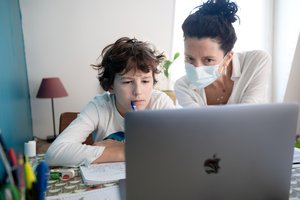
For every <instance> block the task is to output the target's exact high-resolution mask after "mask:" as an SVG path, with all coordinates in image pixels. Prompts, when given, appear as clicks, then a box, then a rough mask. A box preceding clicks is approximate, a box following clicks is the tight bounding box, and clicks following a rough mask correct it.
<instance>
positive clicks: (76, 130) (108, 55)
mask: <svg viewBox="0 0 300 200" xmlns="http://www.w3.org/2000/svg"><path fill="white" fill-rule="evenodd" d="M101 56H102V61H101V63H100V64H97V65H94V68H96V69H98V70H99V81H100V85H101V86H102V88H103V89H104V90H105V91H107V92H105V93H103V94H102V95H98V96H96V97H95V98H94V99H93V100H92V101H90V102H89V104H88V105H87V106H86V107H85V108H84V109H83V110H82V112H81V113H80V114H79V116H78V117H77V119H76V120H75V121H73V122H72V123H71V124H70V125H69V126H68V127H67V128H66V129H65V130H64V131H63V132H62V133H61V134H60V135H59V136H58V138H57V139H56V140H55V141H54V142H53V143H52V144H51V146H50V148H49V149H48V151H47V153H46V161H47V162H48V163H49V164H50V165H52V166H74V165H76V166H78V165H82V164H86V165H89V164H90V163H102V162H115V161H124V160H125V156H124V142H123V141H118V140H116V139H113V138H114V137H112V135H115V134H114V133H117V136H118V138H120V136H122V134H120V133H122V132H124V115H125V113H126V112H128V111H132V109H133V108H134V109H136V110H145V109H164V108H173V107H174V104H173V101H172V100H171V99H170V98H169V97H168V96H167V95H166V94H165V93H163V92H160V91H157V90H154V89H153V86H154V84H155V83H156V82H157V81H156V78H155V75H156V74H158V73H159V70H158V68H157V67H158V66H159V65H160V64H161V62H162V61H163V59H164V58H165V56H164V55H163V54H161V53H158V52H157V51H156V50H155V49H154V47H153V46H151V45H150V44H148V43H146V42H142V41H138V40H137V39H130V38H128V37H124V38H120V39H119V40H117V41H116V42H115V43H113V44H110V45H108V46H107V47H105V48H104V49H103V51H102V54H101ZM92 132H95V133H96V134H95V137H94V138H95V141H96V142H95V143H94V144H93V146H91V145H85V144H82V142H84V141H85V140H86V138H87V137H88V136H89V134H90V133H92Z"/></svg>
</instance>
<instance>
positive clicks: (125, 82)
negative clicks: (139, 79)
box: [122, 81, 132, 84]
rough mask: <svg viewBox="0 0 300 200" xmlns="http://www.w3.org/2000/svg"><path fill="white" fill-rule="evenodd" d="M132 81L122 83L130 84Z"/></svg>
mask: <svg viewBox="0 0 300 200" xmlns="http://www.w3.org/2000/svg"><path fill="white" fill-rule="evenodd" d="M131 82H132V81H123V82H122V83H123V84H129V83H131Z"/></svg>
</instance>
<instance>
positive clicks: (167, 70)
mask: <svg viewBox="0 0 300 200" xmlns="http://www.w3.org/2000/svg"><path fill="white" fill-rule="evenodd" d="M179 56H180V53H179V52H176V53H175V54H174V56H173V58H172V59H166V60H164V62H163V64H162V71H163V74H164V77H165V79H166V81H167V89H164V90H163V92H165V93H166V94H167V95H169V96H170V97H171V99H172V100H173V101H174V103H176V96H175V93H174V91H173V90H171V89H170V84H171V79H170V67H171V65H172V64H173V63H174V61H175V60H176V59H177V58H178V57H179Z"/></svg>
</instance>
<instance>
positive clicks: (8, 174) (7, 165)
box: [0, 143, 14, 184]
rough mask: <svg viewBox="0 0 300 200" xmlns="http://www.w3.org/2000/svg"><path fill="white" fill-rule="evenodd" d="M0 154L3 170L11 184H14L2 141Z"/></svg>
mask: <svg viewBox="0 0 300 200" xmlns="http://www.w3.org/2000/svg"><path fill="white" fill-rule="evenodd" d="M0 155H1V158H2V161H3V164H4V168H5V171H6V173H7V176H8V180H9V182H10V183H11V184H14V178H13V176H12V173H11V167H10V164H9V161H8V160H7V155H6V152H5V150H4V148H3V146H2V143H0Z"/></svg>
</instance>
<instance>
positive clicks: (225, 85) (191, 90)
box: [175, 0, 271, 107]
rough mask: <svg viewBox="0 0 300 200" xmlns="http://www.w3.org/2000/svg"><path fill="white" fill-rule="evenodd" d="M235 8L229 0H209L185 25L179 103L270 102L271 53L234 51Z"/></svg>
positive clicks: (178, 89) (183, 27) (178, 81)
mask: <svg viewBox="0 0 300 200" xmlns="http://www.w3.org/2000/svg"><path fill="white" fill-rule="evenodd" d="M237 10H238V7H237V5H236V4H235V3H234V2H230V1H229V0H209V1H207V2H206V3H203V4H202V5H200V6H199V7H198V9H197V11H196V12H194V13H192V14H190V15H189V16H188V17H187V18H186V19H185V21H184V23H183V24H182V30H183V33H184V50H185V69H186V75H185V76H183V77H182V78H180V79H179V80H177V81H176V83H175V92H176V97H177V99H178V103H179V104H180V105H181V106H183V107H199V106H206V105H219V104H239V103H266V102H268V83H269V80H270V68H271V58H270V56H269V55H268V54H267V53H266V52H264V51H248V52H241V53H234V52H233V50H232V49H233V47H234V44H235V42H236V40H237V37H236V33H235V30H234V28H233V26H232V23H234V22H235V21H236V20H237V19H238V16H237V15H236V12H237Z"/></svg>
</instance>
